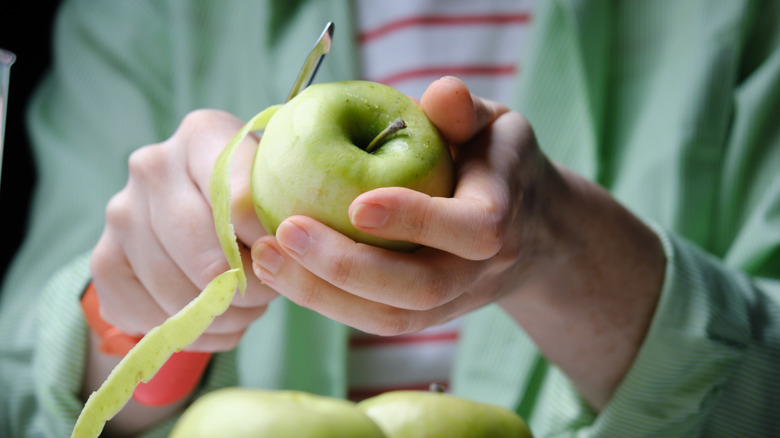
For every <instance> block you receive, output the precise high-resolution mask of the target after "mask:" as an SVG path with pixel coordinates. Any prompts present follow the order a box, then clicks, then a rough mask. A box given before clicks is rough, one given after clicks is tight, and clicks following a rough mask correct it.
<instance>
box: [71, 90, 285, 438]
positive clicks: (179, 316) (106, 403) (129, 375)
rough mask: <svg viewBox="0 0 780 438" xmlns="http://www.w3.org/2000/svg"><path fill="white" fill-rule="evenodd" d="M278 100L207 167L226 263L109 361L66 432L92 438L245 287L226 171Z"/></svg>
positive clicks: (74, 436)
mask: <svg viewBox="0 0 780 438" xmlns="http://www.w3.org/2000/svg"><path fill="white" fill-rule="evenodd" d="M280 106H281V105H274V106H270V107H268V108H266V109H264V110H263V111H261V112H259V113H258V114H256V115H255V116H254V117H252V119H250V120H249V121H248V122H247V123H246V124H244V126H242V127H241V129H240V130H239V131H238V132H237V133H236V135H235V136H233V138H232V139H231V140H230V141H229V142H228V143H227V144H226V145H225V147H224V148H223V149H222V151H221V152H220V155H219V157H217V161H216V162H215V163H214V167H213V169H212V171H211V177H210V180H209V195H210V197H211V209H212V214H213V216H214V224H215V227H216V232H217V236H218V237H219V242H220V245H221V246H222V250H223V252H224V253H225V257H226V258H227V261H228V264H229V265H230V269H229V270H227V271H225V272H223V273H222V274H220V275H218V276H217V277H215V278H214V279H213V280H212V281H211V282H210V283H209V284H208V285H206V287H205V288H204V289H203V291H202V292H201V293H200V294H199V295H198V296H197V297H195V298H194V299H193V300H192V301H191V302H190V303H189V304H187V305H186V306H185V307H184V308H182V309H181V310H180V311H179V312H177V313H176V314H174V315H172V316H170V317H169V318H168V319H166V320H165V321H164V322H163V323H162V324H160V325H159V326H157V327H155V328H153V329H152V330H150V331H149V333H147V334H146V335H144V337H143V338H141V340H140V341H139V342H138V344H136V345H135V346H134V347H133V348H132V349H131V350H130V351H129V352H128V353H127V355H125V357H124V358H122V360H121V361H120V362H119V363H118V364H117V365H116V366H115V367H114V369H113V370H112V371H111V373H110V374H109V375H108V377H107V378H106V380H105V381H104V382H103V383H102V384H101V385H100V388H98V389H97V391H95V392H93V393H92V394H91V395H90V396H89V398H88V399H87V402H86V403H85V404H84V408H83V409H82V410H81V413H80V414H79V417H78V419H77V420H76V425H75V427H74V429H73V433H72V434H71V438H96V437H98V436H99V435H100V433H101V432H102V430H103V427H104V426H105V423H106V422H107V421H108V420H110V419H111V418H113V417H114V416H115V415H116V414H118V413H119V411H121V410H122V408H123V407H124V406H125V405H126V404H127V403H128V402H129V401H130V398H131V397H132V396H133V392H134V391H135V388H136V387H137V386H138V384H139V383H141V382H148V381H149V380H151V379H152V377H154V375H155V374H156V373H157V371H159V370H160V368H162V366H163V365H164V364H165V362H166V361H167V360H168V359H169V358H170V357H171V355H173V353H175V352H177V351H180V350H183V349H184V348H186V347H187V346H189V345H190V344H192V343H193V342H195V340H196V339H198V338H199V337H200V336H201V335H202V334H203V333H204V332H205V331H206V329H207V328H208V327H209V325H210V324H211V322H212V321H214V318H216V317H217V316H218V315H221V314H222V313H224V312H225V311H226V310H227V309H228V307H230V302H231V300H232V298H233V294H234V293H235V291H236V289H237V288H238V290H239V291H240V292H241V294H242V295H243V293H244V291H245V290H246V274H245V273H244V267H243V263H242V261H241V253H240V252H239V249H238V242H237V238H236V234H235V231H234V229H233V224H232V222H231V218H230V185H231V184H230V172H231V169H232V163H233V156H234V155H235V151H236V149H238V145H239V144H240V143H241V142H242V141H243V140H244V138H246V136H247V135H248V134H249V133H250V132H252V131H257V130H261V129H265V126H266V125H267V124H268V121H269V120H270V119H271V117H272V116H273V115H274V114H275V113H276V111H277V110H278V109H279V107H280Z"/></svg>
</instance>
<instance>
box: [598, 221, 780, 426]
mask: <svg viewBox="0 0 780 438" xmlns="http://www.w3.org/2000/svg"><path fill="white" fill-rule="evenodd" d="M657 232H658V235H659V236H660V237H661V238H662V240H663V242H664V247H665V249H666V254H667V257H668V267H667V272H666V279H665V285H664V289H663V292H662V296H661V300H660V301H659V303H658V308H657V310H656V315H655V317H654V320H653V321H652V324H651V327H650V330H649V332H648V335H647V338H646V340H645V342H644V344H643V346H642V349H641V350H640V352H639V355H638V357H637V360H636V362H635V363H634V366H633V367H632V369H631V370H630V371H629V374H628V375H627V376H626V378H625V380H624V382H623V383H622V385H621V386H620V387H619V389H618V391H617V392H616V394H615V396H614V397H613V399H612V401H611V402H610V404H609V405H608V406H607V407H606V408H605V409H604V411H602V412H601V413H600V415H599V416H598V417H597V419H596V421H595V423H594V424H593V425H592V426H591V428H589V429H590V430H588V435H589V436H591V435H592V436H658V437H674V436H680V437H683V436H709V437H718V436H724V437H725V436H743V437H746V436H756V437H760V436H771V433H772V430H775V431H776V429H772V428H773V427H776V426H777V424H776V421H775V420H774V419H773V416H767V415H766V413H765V411H764V408H762V407H766V406H771V404H768V403H772V400H773V399H776V396H774V395H772V394H777V393H779V392H780V380H778V377H780V376H779V375H778V371H777V367H776V363H777V362H776V360H777V358H776V357H774V358H773V357H772V354H764V353H766V352H770V351H772V346H773V345H774V346H776V345H777V343H778V337H780V326H779V325H778V323H777V321H780V309H779V308H778V301H777V298H778V292H780V288H779V287H778V286H779V285H778V284H777V282H765V283H763V285H762V286H763V287H762V286H760V285H759V283H756V282H753V281H751V280H750V278H749V277H747V276H746V275H744V274H742V273H740V272H737V271H735V270H733V269H730V268H728V267H726V266H724V265H723V264H722V263H720V262H719V261H717V260H715V259H713V258H712V257H711V256H709V255H707V254H705V253H703V252H701V251H700V250H699V249H697V248H695V247H694V246H692V245H690V244H688V243H687V242H686V241H684V240H682V239H678V238H676V237H674V236H671V235H668V234H666V233H665V232H663V231H661V230H657ZM775 352H776V348H775ZM775 355H776V353H775ZM761 387H763V388H764V389H759V388H761ZM775 401H776V400H775Z"/></svg>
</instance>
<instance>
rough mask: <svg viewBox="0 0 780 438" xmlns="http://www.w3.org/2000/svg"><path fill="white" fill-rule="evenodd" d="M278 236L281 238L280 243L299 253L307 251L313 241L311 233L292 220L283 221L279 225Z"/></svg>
mask: <svg viewBox="0 0 780 438" xmlns="http://www.w3.org/2000/svg"><path fill="white" fill-rule="evenodd" d="M276 238H277V239H279V243H281V244H282V245H283V246H284V247H285V248H288V249H290V250H292V251H293V252H294V253H296V254H298V255H301V254H303V253H304V252H306V248H308V247H309V244H310V243H311V237H309V233H307V232H306V230H304V229H303V228H301V227H299V226H298V225H295V224H294V223H291V222H282V224H281V225H279V229H277V230H276Z"/></svg>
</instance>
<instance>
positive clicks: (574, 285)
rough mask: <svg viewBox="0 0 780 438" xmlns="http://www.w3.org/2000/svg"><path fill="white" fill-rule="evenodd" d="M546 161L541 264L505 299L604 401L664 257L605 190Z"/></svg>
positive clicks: (642, 320) (635, 345) (557, 359)
mask: <svg viewBox="0 0 780 438" xmlns="http://www.w3.org/2000/svg"><path fill="white" fill-rule="evenodd" d="M549 170H550V171H549V172H548V173H549V178H547V181H548V182H549V184H547V185H546V186H545V191H544V193H543V195H542V196H539V197H538V198H537V199H536V200H535V202H536V204H537V206H535V207H534V216H535V219H536V220H534V223H535V224H536V225H535V226H536V227H540V229H538V230H537V231H541V233H540V234H538V235H541V236H545V237H543V238H542V239H541V242H534V245H538V247H537V248H538V249H537V251H538V254H534V255H532V257H538V258H539V259H542V260H541V261H532V262H530V263H534V265H535V269H538V271H536V273H534V274H533V275H532V276H530V277H528V276H526V277H525V278H524V280H523V282H522V286H521V287H520V288H518V289H517V290H516V291H513V292H511V293H509V294H507V295H505V298H504V299H503V300H502V301H501V302H500V304H501V305H502V306H503V307H504V309H505V310H506V311H507V312H508V313H509V314H510V315H512V317H513V318H514V319H515V320H516V321H517V322H518V323H519V324H520V325H521V326H522V327H523V328H524V330H525V331H526V332H527V333H528V334H529V335H530V336H531V337H532V339H533V340H534V342H535V343H536V344H537V346H538V347H539V349H540V350H541V352H542V353H543V354H544V355H545V356H546V357H547V358H548V359H549V360H550V361H551V362H553V363H555V364H556V365H557V366H559V367H560V368H561V369H562V370H563V371H564V372H565V373H566V374H567V375H568V376H569V378H570V379H572V381H573V382H574V384H575V385H576V386H577V388H578V389H579V390H580V392H581V393H582V395H583V397H584V398H585V399H586V400H588V402H589V403H590V404H591V405H592V407H594V408H595V409H597V410H599V409H601V408H603V407H604V406H605V404H606V403H607V402H608V401H609V399H610V398H611V396H612V394H613V393H614V391H615V389H616V388H617V387H618V385H619V384H620V382H621V381H622V379H623V377H624V376H625V374H626V373H627V371H628V369H629V368H630V367H631V364H632V363H633V361H634V359H635V357H636V355H637V352H638V351H639V348H640V346H641V344H642V341H643V340H644V337H645V335H646V332H647V329H648V326H649V325H650V321H651V319H652V316H653V312H654V309H655V306H656V303H657V300H658V296H659V294H660V292H661V288H662V283H663V276H664V269H665V257H664V253H663V249H662V247H661V243H660V241H659V239H658V237H657V236H656V235H655V233H653V231H652V230H651V229H650V228H648V227H647V226H645V225H644V224H643V223H642V222H641V221H640V220H639V219H637V218H636V217H634V216H633V215H632V214H631V213H630V212H629V211H627V210H626V209H624V208H623V207H622V206H620V205H619V204H618V203H617V202H616V201H615V200H614V199H613V198H612V197H611V196H610V195H609V194H608V193H606V192H605V191H604V190H602V189H601V188H599V187H598V186H596V185H595V184H593V183H591V182H589V181H586V180H584V179H583V178H581V177H579V176H577V175H575V174H574V173H572V172H570V171H568V170H567V169H565V168H559V167H551V168H550V169H549ZM547 199H552V200H554V201H551V202H547V201H546V200H547ZM521 270H522V269H521Z"/></svg>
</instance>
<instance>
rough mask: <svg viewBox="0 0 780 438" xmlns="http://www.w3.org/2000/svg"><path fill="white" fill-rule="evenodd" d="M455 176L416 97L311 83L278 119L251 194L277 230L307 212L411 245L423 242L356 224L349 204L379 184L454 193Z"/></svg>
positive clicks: (343, 228) (260, 155)
mask: <svg viewBox="0 0 780 438" xmlns="http://www.w3.org/2000/svg"><path fill="white" fill-rule="evenodd" d="M453 179H454V176H453V166H452V157H451V156H450V152H449V147H448V146H447V144H446V142H445V141H444V139H443V138H442V137H441V135H440V134H439V132H438V131H437V130H436V127H435V126H434V125H433V123H431V121H430V120H429V119H428V117H427V116H426V115H425V113H424V112H423V111H422V109H421V108H420V107H419V105H417V103H416V102H414V101H413V100H412V99H411V98H409V97H408V96H406V95H404V94H403V93H401V92H400V91H398V90H396V89H394V88H392V87H388V86H386V85H382V84H379V83H375V82H367V81H344V82H329V83H323V84H315V85H311V86H309V87H308V88H306V89H305V90H303V91H302V92H301V93H300V94H299V95H298V96H296V97H295V98H294V99H292V100H291V101H289V102H287V103H286V104H284V105H283V106H282V107H281V108H280V109H279V110H278V111H277V112H276V113H275V114H274V115H273V117H271V119H270V120H269V122H268V125H267V126H266V127H265V132H264V133H263V136H262V139H261V140H260V144H259V146H258V149H257V152H256V154H255V159H254V163H253V168H252V194H253V200H254V205H255V211H256V212H257V215H258V217H259V218H260V221H261V222H262V223H263V226H264V227H265V228H266V231H268V232H269V233H270V234H274V233H275V232H276V228H277V227H278V226H279V224H280V223H281V222H282V221H283V220H284V219H285V218H287V217H289V216H292V215H305V216H310V217H312V218H315V219H317V220H319V221H321V222H322V223H324V224H326V225H328V226H330V227H331V228H334V229H336V230H338V231H340V232H341V233H343V234H345V235H347V236H349V237H350V238H352V239H354V240H356V241H360V242H363V243H368V244H371V245H375V246H381V247H384V248H388V249H395V250H406V251H408V250H411V249H414V248H415V247H416V245H412V244H410V243H408V242H398V241H390V240H386V239H381V238H378V237H375V236H371V235H369V234H366V233H363V232H361V231H358V230H357V229H356V228H354V227H353V226H352V224H351V223H350V221H349V215H348V209H349V205H350V204H351V203H352V201H353V200H354V199H355V198H356V197H357V196H358V195H360V194H362V193H364V192H366V191H369V190H372V189H375V188H380V187H406V188H410V189H413V190H417V191H420V192H423V193H426V194H428V195H431V196H440V197H448V196H451V195H452V190H453V184H454V183H453Z"/></svg>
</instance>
